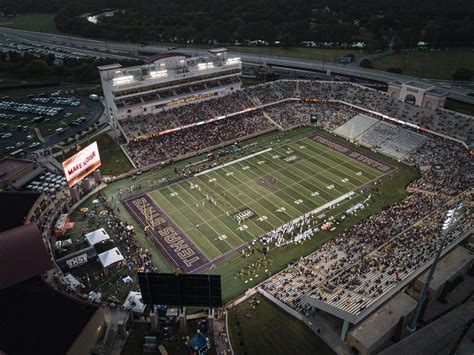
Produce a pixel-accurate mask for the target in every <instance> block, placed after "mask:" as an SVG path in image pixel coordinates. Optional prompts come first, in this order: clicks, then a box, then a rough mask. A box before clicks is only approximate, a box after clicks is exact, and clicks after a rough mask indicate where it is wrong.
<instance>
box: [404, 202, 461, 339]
mask: <svg viewBox="0 0 474 355" xmlns="http://www.w3.org/2000/svg"><path fill="white" fill-rule="evenodd" d="M463 204H464V201H463V200H461V201H459V202H458V203H456V204H455V205H453V206H451V208H450V209H449V210H448V211H447V213H446V218H445V220H444V222H443V227H442V231H441V244H440V246H439V249H438V251H437V252H436V256H435V259H434V261H433V265H431V269H430V273H429V274H428V278H427V279H426V282H425V285H424V286H423V290H422V291H421V295H420V298H419V299H418V304H417V305H416V309H415V313H414V314H413V317H412V318H411V321H410V323H409V324H408V325H407V329H408V331H409V332H410V333H413V332H414V331H415V330H416V324H417V322H418V318H419V316H420V313H421V308H422V307H423V304H424V303H425V300H426V294H427V293H428V289H429V287H430V283H431V280H432V279H433V274H434V272H435V269H436V265H437V264H438V261H439V259H440V257H441V252H442V251H443V248H444V244H445V243H446V239H447V237H448V235H449V231H450V229H451V228H452V227H453V226H454V225H455V224H456V222H457V221H456V220H457V218H456V213H457V212H458V211H459V209H460V208H461V207H462V205H463Z"/></svg>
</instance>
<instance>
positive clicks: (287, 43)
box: [280, 33, 296, 48]
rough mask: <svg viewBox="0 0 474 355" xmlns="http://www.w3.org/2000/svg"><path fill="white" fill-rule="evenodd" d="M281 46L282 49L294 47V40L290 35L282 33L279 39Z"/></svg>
mask: <svg viewBox="0 0 474 355" xmlns="http://www.w3.org/2000/svg"><path fill="white" fill-rule="evenodd" d="M280 42H281V46H282V47H283V48H289V47H295V46H296V39H295V36H293V35H292V34H291V33H284V34H283V35H282V36H281V38H280Z"/></svg>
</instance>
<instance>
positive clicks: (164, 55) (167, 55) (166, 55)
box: [144, 52, 191, 64]
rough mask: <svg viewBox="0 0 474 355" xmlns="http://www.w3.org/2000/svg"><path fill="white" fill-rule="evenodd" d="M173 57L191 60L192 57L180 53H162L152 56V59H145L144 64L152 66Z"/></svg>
mask: <svg viewBox="0 0 474 355" xmlns="http://www.w3.org/2000/svg"><path fill="white" fill-rule="evenodd" d="M172 57H186V58H189V57H191V56H190V55H188V54H184V53H178V52H169V53H160V54H155V55H152V56H151V57H148V58H145V60H144V62H145V64H151V63H153V62H156V61H157V60H160V59H164V58H172Z"/></svg>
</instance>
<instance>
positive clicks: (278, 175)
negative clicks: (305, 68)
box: [0, 48, 474, 354]
mask: <svg viewBox="0 0 474 355" xmlns="http://www.w3.org/2000/svg"><path fill="white" fill-rule="evenodd" d="M242 66H243V60H242V58H240V57H237V56H234V55H232V53H231V52H229V51H228V50H227V49H225V48H216V49H211V50H209V51H208V52H207V53H206V54H205V55H199V56H197V55H196V56H192V55H190V54H185V53H179V52H170V51H166V52H164V53H160V54H158V55H154V56H152V57H149V58H147V59H146V60H144V64H141V65H136V66H130V67H126V66H122V65H120V64H107V65H101V66H99V67H98V70H99V74H100V79H101V84H102V90H103V97H102V98H101V100H102V101H101V102H102V103H103V106H104V111H103V116H102V118H101V119H102V120H104V121H105V124H104V125H103V126H99V129H97V131H93V132H92V134H89V135H88V136H87V137H85V138H83V139H82V138H81V137H80V138H81V139H82V140H80V141H79V140H78V139H76V140H74V139H72V138H71V139H72V140H71V139H69V140H68V141H66V143H64V144H62V145H56V146H54V148H55V149H57V150H53V149H52V148H51V149H50V153H51V155H52V156H53V158H50V157H45V154H46V155H47V150H46V149H43V151H42V152H41V154H39V153H38V154H37V155H35V157H36V159H37V161H35V160H31V159H18V158H15V157H6V158H3V159H2V160H0V173H1V174H0V178H1V180H0V183H1V184H2V188H4V189H6V190H9V191H8V192H7V191H2V192H1V195H2V198H3V199H4V200H3V201H4V202H2V209H3V210H4V211H3V214H4V215H5V216H7V219H8V220H11V223H10V225H9V226H7V227H8V228H4V229H3V230H2V231H1V233H0V249H1V248H2V245H4V246H5V250H6V249H8V250H14V251H15V253H18V254H21V252H22V248H23V246H22V245H21V243H20V242H19V241H21V239H22V238H23V239H25V240H27V239H28V238H33V237H34V238H36V239H35V240H36V242H35V243H36V244H34V245H35V248H31V249H27V250H28V253H29V254H27V255H26V254H25V255H24V256H25V258H28V259H35V260H38V265H33V264H31V265H30V266H31V268H23V263H24V262H25V261H24V260H25V259H24V258H18V260H13V261H8V262H7V261H5V260H3V261H2V269H4V270H6V269H8V268H10V269H12V268H13V269H15V270H18V273H17V275H13V276H11V277H10V276H8V278H6V277H4V279H5V280H4V279H2V283H0V286H1V290H2V292H3V293H0V298H4V301H5V302H12V300H14V299H15V298H16V297H18V295H20V294H22V293H23V291H22V290H23V287H25V289H28V287H34V289H35V290H36V291H35V292H37V293H43V292H46V291H45V290H44V289H43V288H47V290H48V291H47V292H46V293H45V294H50V295H55V297H57V298H58V299H59V300H60V302H62V303H63V304H64V307H68V308H65V309H68V310H69V311H68V312H70V314H75V312H79V313H80V310H81V309H87V310H88V315H87V316H86V315H84V319H82V320H81V324H80V325H78V326H77V327H75V328H74V329H73V330H71V333H70V334H69V335H68V337H70V338H68V337H66V336H65V337H64V341H62V342H61V344H57V346H58V349H56V350H57V352H58V353H87V352H90V351H92V349H94V351H97V353H109V352H110V351H111V349H112V344H116V343H117V342H119V343H120V344H121V345H120V346H121V347H123V353H124V354H127V353H137V352H136V351H137V349H140V350H141V349H144V350H150V351H152V350H153V351H155V353H158V351H161V353H166V351H167V350H169V349H178V350H179V351H178V353H183V352H184V351H188V350H189V351H192V353H195V354H204V353H207V352H208V351H211V353H213V352H212V351H214V353H217V352H220V353H227V354H232V353H236V354H246V353H259V351H260V350H261V349H262V348H266V346H271V349H273V350H271V351H272V353H273V352H274V353H279V352H282V353H293V352H294V351H295V349H300V350H298V351H301V353H314V352H316V353H318V352H321V353H324V354H326V353H327V354H334V353H338V354H350V353H367V354H369V353H378V352H379V351H382V350H383V349H385V350H384V351H387V353H390V354H392V353H393V354H396V353H409V352H407V351H406V350H407V349H408V348H410V346H417V347H418V348H417V349H421V348H423V347H422V345H420V344H421V343H420V344H419V343H416V344H418V345H413V344H415V342H416V340H413V339H419V338H414V337H415V336H418V337H421V336H422V335H423V334H424V335H423V336H426V337H430V336H433V335H430V334H431V333H429V332H430V327H434V326H435V325H436V324H438V325H439V324H441V323H442V322H446V324H449V325H450V326H451V327H452V328H453V329H458V331H457V333H456V336H457V338H456V339H461V340H462V337H464V336H465V335H466V334H467V330H466V329H469V327H468V326H467V325H469V324H472V317H471V315H472V287H471V286H472V282H473V281H472V270H473V266H472V265H473V263H474V262H473V260H474V258H473V254H472V250H473V247H472V245H473V241H472V235H473V225H474V224H473V214H472V208H473V195H472V192H473V191H472V181H473V178H474V175H473V172H474V161H473V155H474V154H473V151H474V147H473V143H474V140H473V137H474V118H473V117H472V116H469V115H467V114H462V113H459V112H454V111H450V110H447V109H444V108H443V107H442V106H443V105H444V102H445V100H446V97H447V93H446V92H444V91H442V90H440V89H439V88H438V87H437V86H436V85H428V84H426V83H424V82H417V81H414V80H406V81H404V82H398V81H397V82H391V83H387V85H385V86H382V87H380V86H377V88H375V89H374V88H372V87H369V86H370V85H369V86H368V85H363V84H361V83H355V82H352V81H350V80H348V81H339V80H337V81H336V80H320V79H307V78H303V79H301V78H295V79H282V80H276V81H271V82H267V83H261V84H257V85H253V86H245V85H243V83H242V80H241V78H242ZM90 100H94V101H97V100H98V96H97V95H95V96H92V97H90ZM8 107H13V108H14V109H15V110H23V108H22V107H23V106H21V107H20V106H12V105H10V104H9V106H8ZM28 107H29V106H28ZM58 112H59V111H58ZM45 151H46V153H45ZM53 152H54V153H53ZM31 156H32V155H30V157H31ZM55 159H57V160H61V164H60V163H59V162H58V161H53V160H55ZM39 161H41V164H42V165H41V164H39V163H38V162H39ZM119 166H120V167H122V166H123V167H124V168H123V169H118V167H119ZM63 175H64V176H63ZM56 185H57V186H56ZM10 190H11V191H10ZM22 197H23V198H22ZM10 209H11V211H10ZM12 214H15V215H16V216H17V217H18V216H20V217H21V218H20V217H18V218H16V219H14V218H13V217H10V216H12ZM25 221H26V222H25ZM30 221H35V223H36V224H37V226H35V228H36V229H34V230H33V231H31V230H28V231H24V229H25V228H26V227H25V226H24V225H23V224H24V223H26V224H27V226H28V225H29V224H28V223H29V222H30ZM31 228H33V227H31ZM32 233H33V234H34V236H33V237H32V235H33V234H32ZM13 236H16V237H15V238H16V239H15V238H13ZM34 238H33V239H34ZM40 238H42V240H43V241H44V243H40V242H39V240H40ZM27 242H28V241H27ZM28 243H31V245H33V242H31V241H30V242H28ZM435 269H436V272H435ZM32 278H33V279H32ZM32 280H33V281H32ZM30 283H31V284H30ZM46 283H49V284H50V285H52V286H51V287H52V289H51V290H50V289H49V288H48V287H50V286H47V285H46ZM3 289H5V291H3ZM53 289H54V290H53ZM454 290H456V291H454ZM42 302H44V303H45V304H46V303H49V302H51V301H49V300H48V299H47V297H46V298H44V299H43V300H42ZM447 305H450V306H449V307H448V306H447ZM452 305H455V307H454V308H453V306H452ZM81 307H82V308H81ZM17 311H19V310H18V308H12V309H11V312H9V313H8V315H7V316H8V318H9V319H10V321H13V319H14V318H15V315H16V314H17V313H16V312H17ZM453 312H461V313H460V314H461V315H459V314H458V313H453ZM25 317H26V316H25ZM41 317H42V318H47V316H46V315H45V314H41ZM445 317H447V318H445ZM66 318H67V315H66V314H65V315H64V316H63V315H61V314H59V315H58V316H57V317H56V318H54V322H55V324H56V325H57V324H58V323H60V322H61V323H63V324H66V323H67V319H66ZM469 321H470V322H471V323H469ZM268 324H274V328H271V327H270V328H271V329H270V328H269V329H265V332H264V334H263V333H262V334H263V335H262V336H260V334H259V331H258V329H259V328H260V327H263V328H265V327H266V325H268ZM33 326H35V327H36V326H37V325H34V324H33V325H32V327H33ZM417 327H418V328H419V330H416V329H417ZM2 329H3V330H5V331H7V330H8V331H11V332H13V331H14V330H12V329H6V328H5V327H2ZM45 329H46V328H45ZM471 329H472V328H471ZM67 331H69V328H67V327H64V332H65V333H66V332H67ZM420 332H426V334H425V333H423V334H422V333H420ZM88 334H89V335H90V334H94V336H89V337H88ZM193 334H194V336H192V337H191V336H190V335H193ZM203 334H205V335H203ZM282 334H283V335H282ZM374 334H376V335H377V336H375V335H374ZM420 334H422V335H420ZM303 335H304V336H303ZM285 337H292V339H295V344H293V345H292V344H285V342H283V340H284V339H285ZM262 339H265V342H263V340H262ZM446 339H448V338H446ZM449 339H451V338H449ZM461 340H459V341H461ZM14 342H17V340H15V338H13V337H12V338H11V341H10V342H7V343H6V344H7V345H6V349H13V348H15V346H18V345H16V344H13V343H14ZM124 344H125V345H124ZM268 344H271V345H268ZM159 347H162V348H159ZM158 349H160V350H158ZM190 349H191V350H190ZM269 349H270V348H269ZM423 349H425V348H423ZM0 350H2V349H0ZM425 350H426V349H425ZM420 352H421V350H420Z"/></svg>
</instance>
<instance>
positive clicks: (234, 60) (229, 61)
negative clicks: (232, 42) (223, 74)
mask: <svg viewBox="0 0 474 355" xmlns="http://www.w3.org/2000/svg"><path fill="white" fill-rule="evenodd" d="M239 63H240V58H229V59H227V60H226V62H225V64H226V65H234V64H239Z"/></svg>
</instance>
